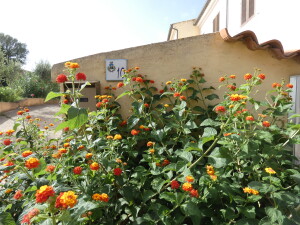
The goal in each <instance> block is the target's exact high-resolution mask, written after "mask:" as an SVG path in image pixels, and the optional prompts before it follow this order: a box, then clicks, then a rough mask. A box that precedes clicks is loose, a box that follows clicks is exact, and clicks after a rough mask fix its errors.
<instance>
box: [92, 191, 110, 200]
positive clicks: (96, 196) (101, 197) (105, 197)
mask: <svg viewBox="0 0 300 225" xmlns="http://www.w3.org/2000/svg"><path fill="white" fill-rule="evenodd" d="M92 199H93V200H95V201H101V202H108V200H109V197H108V195H107V194H106V193H102V194H98V193H96V194H93V196H92Z"/></svg>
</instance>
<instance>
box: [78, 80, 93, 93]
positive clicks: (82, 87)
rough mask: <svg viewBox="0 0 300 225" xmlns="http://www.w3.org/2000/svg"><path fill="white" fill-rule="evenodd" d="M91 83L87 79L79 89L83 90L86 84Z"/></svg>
mask: <svg viewBox="0 0 300 225" xmlns="http://www.w3.org/2000/svg"><path fill="white" fill-rule="evenodd" d="M89 85H91V83H90V82H88V81H86V82H85V83H84V84H83V85H81V87H80V90H79V91H82V90H83V89H84V88H85V87H86V86H89Z"/></svg>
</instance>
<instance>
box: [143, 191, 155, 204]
mask: <svg viewBox="0 0 300 225" xmlns="http://www.w3.org/2000/svg"><path fill="white" fill-rule="evenodd" d="M154 194H155V193H154V192H153V191H151V190H146V191H144V193H143V195H142V198H143V201H144V202H146V201H148V200H149V199H150V198H151V197H152V196H153V195H154Z"/></svg>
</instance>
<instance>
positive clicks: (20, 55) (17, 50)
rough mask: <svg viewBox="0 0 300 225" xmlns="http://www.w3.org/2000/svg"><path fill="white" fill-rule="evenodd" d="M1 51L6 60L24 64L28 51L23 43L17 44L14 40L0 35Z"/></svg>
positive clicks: (2, 34) (8, 36)
mask: <svg viewBox="0 0 300 225" xmlns="http://www.w3.org/2000/svg"><path fill="white" fill-rule="evenodd" d="M0 45H1V50H2V51H3V52H4V54H5V56H6V58H7V59H8V60H13V61H15V62H20V63H21V64H25V62H26V57H27V54H28V53H29V51H28V50H27V45H26V44H25V43H21V42H19V41H18V40H17V39H16V38H13V37H11V36H10V35H6V34H4V33H0Z"/></svg>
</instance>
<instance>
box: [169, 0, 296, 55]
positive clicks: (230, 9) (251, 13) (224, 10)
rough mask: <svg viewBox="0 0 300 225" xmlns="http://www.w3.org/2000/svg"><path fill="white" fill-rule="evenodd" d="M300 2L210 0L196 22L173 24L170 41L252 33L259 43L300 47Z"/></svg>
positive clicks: (286, 48) (287, 48) (287, 0)
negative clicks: (223, 32)
mask: <svg viewBox="0 0 300 225" xmlns="http://www.w3.org/2000/svg"><path fill="white" fill-rule="evenodd" d="M299 9H300V0H207V1H206V3H205V5H204V7H203V9H202V10H201V12H200V14H199V16H198V17H197V18H196V19H194V20H189V21H183V22H179V23H175V24H172V25H171V27H170V31H169V36H168V40H174V39H178V38H184V37H190V36H195V35H201V34H207V33H212V32H217V31H220V30H222V29H223V28H227V29H228V32H229V34H230V35H232V36H234V35H236V34H238V33H240V32H242V31H245V30H251V31H253V32H254V33H255V34H256V36H257V38H258V42H259V43H263V42H266V41H269V40H272V39H277V40H279V41H280V42H281V43H282V45H283V48H284V49H285V50H293V49H299V48H300V42H299V36H300V29H299V24H298V23H299V22H298V21H299V20H298V19H297V15H298V12H299Z"/></svg>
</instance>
